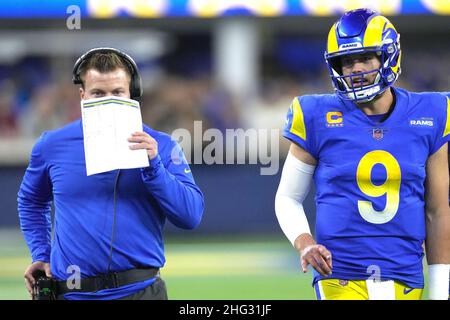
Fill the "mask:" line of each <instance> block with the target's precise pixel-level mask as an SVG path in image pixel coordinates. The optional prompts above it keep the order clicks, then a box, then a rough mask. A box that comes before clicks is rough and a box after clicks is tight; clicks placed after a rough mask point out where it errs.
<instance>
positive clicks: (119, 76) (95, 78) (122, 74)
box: [80, 68, 130, 100]
mask: <svg viewBox="0 0 450 320" xmlns="http://www.w3.org/2000/svg"><path fill="white" fill-rule="evenodd" d="M83 81H84V89H83V88H80V96H81V99H82V100H87V99H93V98H101V97H106V96H117V97H122V98H130V76H129V75H128V73H127V72H126V71H125V70H124V69H121V68H117V69H116V70H114V71H111V72H107V73H101V72H99V71H98V70H96V69H89V70H87V71H86V73H85V75H84V77H83Z"/></svg>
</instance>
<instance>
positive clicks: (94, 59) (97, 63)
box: [80, 52, 132, 88]
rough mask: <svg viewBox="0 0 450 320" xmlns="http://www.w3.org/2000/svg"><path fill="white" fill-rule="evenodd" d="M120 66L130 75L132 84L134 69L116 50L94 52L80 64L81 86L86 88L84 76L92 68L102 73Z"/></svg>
mask: <svg viewBox="0 0 450 320" xmlns="http://www.w3.org/2000/svg"><path fill="white" fill-rule="evenodd" d="M118 68H119V69H123V70H125V71H126V73H127V74H128V75H129V76H130V84H131V78H132V71H131V70H130V66H128V64H127V62H125V61H124V59H122V58H121V57H120V56H119V55H118V54H116V53H114V52H105V53H102V52H97V53H94V54H93V55H92V56H91V57H89V58H88V59H87V60H86V61H85V62H84V63H83V64H82V65H81V66H80V79H81V81H82V84H81V86H82V87H83V88H84V81H83V77H84V75H85V74H86V72H87V71H88V70H90V69H95V70H97V71H99V72H100V73H107V72H111V71H114V70H116V69H118Z"/></svg>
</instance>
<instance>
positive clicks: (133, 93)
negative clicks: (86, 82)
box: [72, 47, 142, 101]
mask: <svg viewBox="0 0 450 320" xmlns="http://www.w3.org/2000/svg"><path fill="white" fill-rule="evenodd" d="M95 53H115V54H117V55H118V56H119V57H120V58H122V60H123V61H124V62H125V63H126V65H127V66H128V69H129V71H130V72H131V83H130V97H131V99H133V100H137V101H140V98H141V96H142V80H141V76H140V75H139V70H138V67H137V64H136V62H134V60H133V59H132V58H131V57H130V56H129V55H128V54H126V53H125V52H122V51H120V50H118V49H114V48H107V47H100V48H93V49H91V50H89V51H87V52H86V53H84V54H83V55H82V56H81V57H79V58H78V60H77V61H76V62H75V64H74V66H73V70H72V82H73V83H74V84H82V83H83V81H82V80H81V77H80V71H81V67H82V66H83V64H84V63H85V62H86V61H87V60H89V58H90V57H92V55H94V54H95Z"/></svg>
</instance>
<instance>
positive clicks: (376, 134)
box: [372, 129, 383, 140]
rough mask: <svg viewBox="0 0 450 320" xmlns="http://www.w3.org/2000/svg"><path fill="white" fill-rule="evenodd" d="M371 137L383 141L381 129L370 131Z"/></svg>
mask: <svg viewBox="0 0 450 320" xmlns="http://www.w3.org/2000/svg"><path fill="white" fill-rule="evenodd" d="M372 137H373V138H374V139H375V140H381V139H383V129H373V130H372Z"/></svg>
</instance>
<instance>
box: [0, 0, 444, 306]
mask: <svg viewBox="0 0 450 320" xmlns="http://www.w3.org/2000/svg"><path fill="white" fill-rule="evenodd" d="M364 6H366V7H371V8H373V9H376V10H378V11H381V12H382V13H383V14H385V15H387V16H389V17H390V18H391V21H392V22H393V23H394V25H395V26H396V27H397V29H398V30H399V32H400V33H401V36H402V39H401V41H402V49H403V62H402V66H403V73H402V75H401V77H400V81H399V84H398V85H399V86H402V87H404V88H407V89H409V90H413V91H448V90H449V87H450V76H449V71H450V41H449V39H450V1H448V0H435V1H433V0H422V1H420V0H410V1H408V0H390V1H385V0H379V1H376V0H373V1H362V0H361V1H357V0H353V1H350V0H348V1H337V0H319V1H310V0H296V1H294V0H272V1H265V0H263V1H256V0H255V1H238V0H222V1H210V0H192V1H189V0H152V1H144V0H128V1H108V0H67V1H66V0H61V1H51V0H46V1H44V0H42V1H32V0H29V1H27V0H3V1H2V3H1V7H0V203H1V205H2V209H1V214H0V299H27V298H28V296H27V293H26V290H25V288H24V285H23V278H22V274H23V272H24V270H25V268H26V267H27V265H28V264H29V263H30V258H29V253H28V249H27V248H26V245H25V242H24V240H23V237H22V235H21V233H20V231H19V222H18V217H17V210H16V194H17V190H18V187H19V184H20V182H21V178H22V175H23V173H24V170H25V168H26V165H27V162H28V157H29V154H30V151H31V147H32V145H33V143H34V141H35V140H36V138H37V137H38V136H39V135H40V133H41V132H42V131H44V130H50V129H53V128H57V127H60V126H62V125H64V124H66V123H68V122H70V121H73V120H75V119H76V118H78V117H80V107H79V94H78V89H77V88H76V87H75V86H73V85H72V84H71V70H72V66H73V63H74V61H75V60H76V58H77V57H78V56H79V55H81V54H82V53H83V52H85V51H86V50H88V49H90V48H92V47H98V46H110V47H116V48H119V49H122V50H124V51H126V52H128V53H129V54H130V55H131V56H132V57H134V58H135V60H136V61H137V63H138V65H139V67H140V71H141V75H142V78H143V85H144V97H143V101H142V105H143V107H142V112H143V119H144V122H145V123H147V124H148V125H150V126H152V127H153V128H155V129H157V130H162V131H165V132H167V133H171V132H172V131H174V130H175V129H178V128H185V129H187V130H189V131H190V132H193V130H194V121H202V124H203V130H206V129H208V128H217V129H219V130H221V131H222V132H225V130H226V129H236V128H244V129H248V128H256V129H258V128H274V129H281V128H282V126H283V124H284V117H285V113H286V111H287V108H288V107H289V104H290V101H291V100H292V98H293V97H294V96H297V95H301V94H306V93H323V92H329V91H331V90H332V89H331V82H330V81H329V78H328V73H327V71H326V67H325V63H324V60H323V51H324V49H325V44H326V37H327V32H328V29H329V27H330V26H331V24H332V23H333V22H334V20H335V19H336V18H337V16H338V15H339V14H341V13H342V12H343V11H344V10H346V9H353V8H357V7H364ZM77 13H79V14H80V17H81V19H80V20H79V21H78V20H77V16H76V15H77ZM77 22H79V25H77ZM74 26H75V28H73V27H74ZM287 147H288V143H286V142H285V141H283V139H281V138H280V168H281V167H282V164H283V159H284V157H285V155H286V153H287ZM192 148H194V146H192ZM200 148H201V146H200ZM185 151H186V152H191V153H194V152H195V150H187V149H186V146H185ZM260 167H261V165H250V164H242V165H237V164H235V165H217V164H216V165H206V164H195V165H193V166H192V170H193V173H194V176H195V178H196V181H197V183H198V184H199V186H200V187H201V188H202V190H203V191H204V194H205V198H206V210H205V214H204V219H203V221H202V224H201V226H200V227H199V228H198V229H197V230H195V231H189V232H187V231H181V230H177V229H176V228H174V227H172V226H170V225H168V226H167V230H166V240H167V245H166V253H167V264H166V267H165V268H164V269H163V270H162V275H163V277H164V278H165V279H166V281H167V285H168V289H169V297H170V298H172V299H314V294H313V290H312V288H311V287H310V281H311V276H310V274H308V275H303V274H301V272H300V271H299V266H298V265H299V263H298V257H297V254H296V252H295V251H294V250H293V249H292V247H291V245H290V243H289V242H288V241H287V240H286V239H285V238H284V235H283V234H282V233H281V230H280V228H279V226H278V223H277V221H276V217H275V212H274V208H273V207H274V206H273V200H274V195H275V191H276V188H277V184H278V181H279V177H280V172H278V174H276V175H271V176H261V175H260ZM306 211H307V213H308V214H309V215H310V219H309V220H310V223H311V224H314V215H313V212H314V204H313V194H310V196H309V197H308V199H307V203H306Z"/></svg>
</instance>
